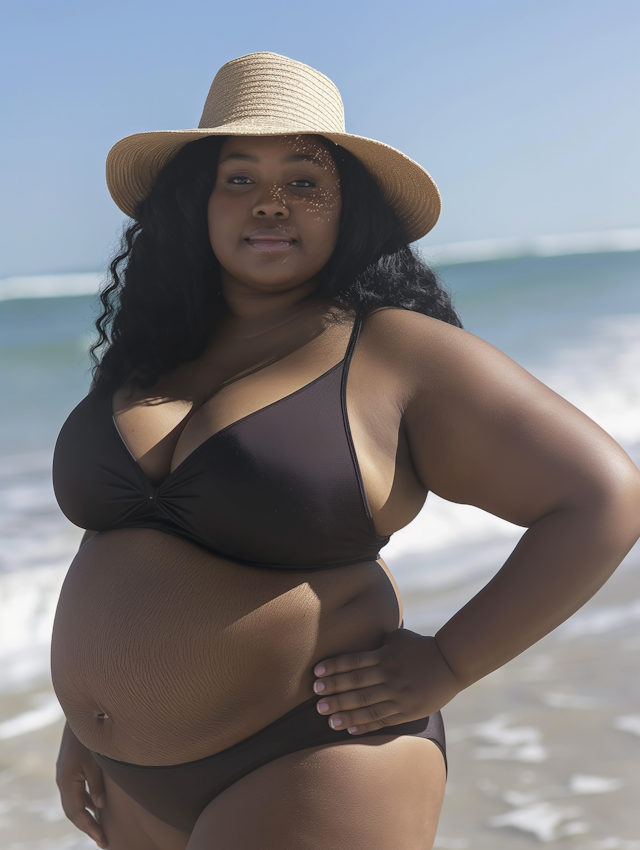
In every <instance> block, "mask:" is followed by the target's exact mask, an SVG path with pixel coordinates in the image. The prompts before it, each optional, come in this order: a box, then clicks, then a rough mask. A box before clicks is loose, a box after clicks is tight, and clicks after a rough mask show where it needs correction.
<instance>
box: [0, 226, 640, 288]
mask: <svg viewBox="0 0 640 850" xmlns="http://www.w3.org/2000/svg"><path fill="white" fill-rule="evenodd" d="M417 244H418V245H419V250H420V252H421V253H422V254H424V256H425V258H426V259H427V261H428V262H429V263H431V264H433V265H435V266H438V267H441V266H453V265H461V264H463V263H486V262H496V261H499V260H513V259H520V258H524V257H561V256H570V255H579V254H608V253H618V252H621V251H640V227H638V228H624V229H619V230H601V231H594V232H589V233H564V234H556V235H550V236H533V237H507V238H502V239H473V240H470V241H467V242H448V243H445V244H442V245H425V244H424V237H423V239H422V240H418V243H417ZM103 276H104V272H99V271H85V272H54V273H51V274H31V275H11V276H9V277H4V278H0V301H12V300H18V299H22V298H64V297H69V296H78V295H93V294H95V293H97V291H98V288H99V285H100V282H101V280H102V278H103Z"/></svg>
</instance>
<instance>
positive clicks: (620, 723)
mask: <svg viewBox="0 0 640 850" xmlns="http://www.w3.org/2000/svg"><path fill="white" fill-rule="evenodd" d="M613 728H614V729H618V730H619V731H620V732H631V734H632V735H638V736H640V714H625V715H623V716H622V717H616V718H615V719H614V721H613Z"/></svg>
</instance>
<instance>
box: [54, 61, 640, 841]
mask: <svg viewBox="0 0 640 850" xmlns="http://www.w3.org/2000/svg"><path fill="white" fill-rule="evenodd" d="M341 110H342V105H341V101H340V96H339V94H338V92H337V90H336V89H335V87H334V86H333V84H332V83H331V82H330V81H329V80H327V79H326V78H325V77H323V76H322V75H321V74H319V73H318V72H316V71H314V70H313V69H311V68H308V67H307V66H304V65H301V64H300V63H297V62H293V61H292V60H289V59H286V58H285V57H280V56H276V55H275V54H268V53H267V54H264V53H263V54H253V55H250V56H245V57H241V58H240V59H237V60H234V61H233V62H231V63H228V65H226V66H224V67H223V68H222V69H221V70H220V72H219V73H218V75H217V77H216V79H215V80H214V84H213V86H212V89H211V91H210V93H209V97H208V99H207V104H206V105H205V110H204V113H203V119H202V121H201V125H200V129H199V130H194V131H174V132H170V133H150V134H139V135H137V136H133V137H130V138H128V139H125V140H123V141H122V142H120V143H119V144H118V145H116V147H115V148H114V149H113V151H112V152H111V154H110V157H109V161H108V167H107V179H108V183H109V187H110V190H111V192H112V195H113V197H114V198H115V199H116V201H117V202H118V204H119V205H120V207H121V208H122V209H123V210H124V211H125V212H126V213H128V214H130V215H132V216H133V217H134V218H135V219H136V221H135V222H134V223H133V224H132V225H131V227H130V228H129V229H128V230H127V233H126V239H125V245H124V249H123V251H122V253H121V254H120V255H119V256H118V257H117V258H116V259H115V261H114V262H113V264H112V267H111V269H112V275H113V281H112V284H111V286H110V287H109V288H107V289H106V290H105V292H104V293H103V295H102V302H103V305H104V310H103V314H102V317H101V318H100V319H99V321H98V329H99V331H100V337H99V340H98V345H99V346H103V349H102V356H101V359H100V363H99V366H98V367H97V369H96V370H95V381H94V387H93V389H92V391H91V393H90V394H89V396H88V397H87V398H86V399H85V400H84V401H83V402H81V404H80V405H79V406H78V407H77V408H76V410H75V411H74V412H73V413H72V414H71V416H70V417H69V419H68V420H67V422H66V423H65V426H64V427H63V430H62V432H61V434H60V438H59V440H58V445H57V447H56V455H55V460H54V482H55V487H56V494H57V496H58V500H59V502H60V505H61V507H62V509H63V510H64V511H65V513H66V514H67V515H68V516H69V518H70V519H71V520H72V521H74V522H75V523H76V524H78V525H80V526H81V527H83V528H86V529H90V530H88V531H87V532H86V534H85V537H84V538H83V544H82V546H81V548H80V551H79V553H78V555H77V556H76V558H75V560H74V562H73V564H72V565H71V568H70V570H69V574H68V577H67V579H66V581H65V585H64V587H63V590H62V594H61V598H60V603H59V607H58V612H57V616H56V622H55V627H54V635H53V648H52V669H53V679H54V685H55V688H56V692H57V694H58V696H59V699H60V702H61V704H62V706H63V708H64V710H65V713H66V715H67V719H68V724H67V727H66V728H65V733H64V737H63V743H62V748H61V753H60V758H59V761H58V784H59V786H60V790H61V795H62V802H63V806H64V809H65V812H66V813H67V815H68V817H70V818H71V820H72V821H73V822H74V823H75V824H76V825H77V826H78V827H79V828H80V829H82V830H84V831H85V832H87V833H88V834H89V835H90V836H91V837H92V838H94V840H95V841H96V843H97V844H98V845H99V846H100V847H106V846H107V843H108V846H109V847H110V848H112V850H133V848H135V850H147V849H148V850H173V848H184V847H188V848H189V850H204V848H214V847H215V848H216V850H240V848H249V847H251V848H260V850H272V848H273V850H275V848H305V850H306V848H309V849H310V850H315V848H321V847H322V848H325V847H332V848H336V850H338V848H344V850H347V848H348V850H357V848H367V850H388V848H394V850H427V848H430V847H431V846H432V844H433V839H434V835H435V830H436V826H437V820H438V815H439V811H440V806H441V802H442V796H443V790H444V782H445V761H444V758H443V755H444V735H443V731H442V725H441V720H440V715H439V709H440V708H441V707H442V706H444V705H445V704H446V703H447V702H449V700H451V699H452V697H454V696H455V695H456V693H458V692H459V691H460V690H461V689H462V688H465V687H467V686H468V685H470V684H472V683H473V682H474V681H476V680H478V679H479V678H481V677H482V676H485V675H486V674H488V673H489V672H491V671H492V670H494V669H496V668H497V667H499V666H501V665H502V664H504V663H505V662H507V661H508V660H509V659H511V658H513V657H514V656H515V655H517V654H518V653H520V652H522V651H523V650H524V649H525V648H527V647H528V646H530V645H531V644H533V643H534V642H535V641H536V640H538V639H539V638H541V637H542V636H543V635H544V634H546V633H547V632H549V631H550V630H551V629H553V628H554V627H555V626H557V625H558V624H559V623H561V622H562V621H563V620H565V619H566V618H567V617H568V616H570V615H571V614H572V613H573V612H574V611H575V610H577V609H578V608H579V607H580V606H581V605H582V604H583V603H584V602H585V601H586V600H587V599H588V598H589V597H590V596H592V595H593V593H595V592H596V590H597V589H598V588H599V587H600V586H601V585H602V583H603V582H604V581H605V580H606V578H607V577H608V576H609V575H610V574H611V572H612V571H613V570H614V569H615V567H616V566H617V564H618V563H619V562H620V560H621V559H622V558H623V557H624V555H625V553H626V552H627V551H628V550H629V548H630V547H631V546H632V545H633V543H634V542H635V540H636V538H637V536H638V535H639V534H640V511H639V510H638V508H639V507H640V475H639V474H638V472H637V470H636V468H635V467H634V466H633V464H632V463H631V461H630V460H629V459H628V458H627V456H626V455H625V454H624V452H623V451H622V450H621V449H620V448H619V447H618V446H617V445H616V444H615V443H614V442H613V441H612V440H611V439H610V438H609V437H608V436H607V435H606V434H604V433H603V432H602V431H601V430H600V429H599V428H598V427H597V426H596V425H595V424H594V423H593V422H591V421H590V420H589V419H587V418H586V417H585V416H583V415H582V414H581V413H580V412H579V411H577V410H575V409H574V408H573V407H571V405H569V404H568V403H567V402H565V401H563V400H562V399H561V398H559V397H558V396H556V395H555V394H554V393H553V392H551V391H550V390H549V389H547V388H546V387H544V386H543V385H541V384H540V383H539V382H537V381H536V380H535V379H534V378H532V377H531V376H530V375H528V374H527V373H526V372H524V371H523V370H522V369H520V368H519V367H518V366H517V365H516V364H514V363H513V362H512V361H510V360H509V359H508V358H507V357H505V356H504V355H502V354H501V353H500V352H498V351H496V350H495V349H493V348H492V347H491V346H489V345H487V344H486V343H484V342H482V341H481V340H478V339H476V338H475V337H473V336H471V335H470V334H467V333H465V332H464V331H463V330H461V329H460V323H459V321H458V319H457V317H456V315H455V313H454V311H453V309H452V308H451V305H450V302H449V300H448V298H447V296H446V294H445V293H444V292H443V291H442V290H441V289H440V288H439V286H438V285H437V281H436V280H435V278H434V276H433V275H432V274H431V273H430V272H429V271H428V269H426V268H425V267H424V266H423V265H422V264H421V263H420V261H419V260H417V259H416V258H415V257H414V255H413V254H412V253H411V250H410V249H409V248H408V247H407V246H408V244H409V243H410V242H411V241H413V240H414V239H416V238H418V237H420V236H422V235H423V234H424V233H426V232H427V231H428V230H429V229H430V228H431V227H432V226H433V224H435V221H436V219H437V216H438V212H439V198H438V194H437V189H436V188H435V184H433V181H432V180H431V178H430V177H429V175H428V174H427V173H426V172H425V171H424V170H423V169H421V168H420V166H418V165H416V164H415V163H413V162H412V161H411V160H409V159H408V158H407V157H405V156H404V155H402V154H401V153H399V152H398V151H394V150H393V149H391V148H388V147H386V146H384V145H382V144H381V143H378V142H373V141H371V140H367V139H362V138H360V137H356V136H350V135H348V134H346V133H345V132H344V128H343V124H342V123H341V122H342V120H343V119H342V111H341ZM123 266H124V272H122V268H123ZM97 347H98V346H96V348H97ZM428 490H432V491H433V492H435V493H438V494H439V495H440V496H442V497H444V498H446V499H450V500H452V501H457V502H464V503H469V504H474V505H477V506H479V507H481V508H484V509H485V510H488V511H490V512H492V513H494V514H496V515H498V516H501V517H504V518H505V519H507V520H509V521H511V522H514V523H517V524H519V525H521V526H523V527H526V528H527V531H526V532H525V534H524V536H523V538H522V540H521V541H520V543H519V544H518V546H517V547H516V549H515V550H514V552H513V554H512V555H511V557H510V558H509V560H508V561H507V563H506V564H505V565H504V566H503V567H502V569H501V570H500V571H499V572H498V573H497V574H496V576H495V577H494V578H493V579H492V581H491V582H490V583H489V584H488V585H487V586H486V587H485V588H484V589H483V590H482V591H481V592H480V593H479V594H478V595H477V596H476V597H475V598H474V599H472V600H471V601H470V602H469V603H468V604H467V605H466V606H465V607H464V608H463V609H462V610H461V611H459V612H458V613H457V614H456V615H455V616H454V617H453V618H452V619H451V620H450V621H449V622H448V623H447V624H445V625H444V626H443V628H442V629H441V630H440V631H439V632H438V634H437V635H436V636H435V637H424V636H420V635H416V634H414V633H412V632H409V631H407V630H405V629H403V628H402V607H401V602H400V598H399V595H398V592H397V589H396V587H395V585H394V583H393V579H392V578H391V576H390V575H389V572H388V570H387V568H386V566H385V565H384V562H383V561H382V560H381V559H380V557H379V550H380V548H381V547H382V546H384V544H385V543H386V542H387V540H388V538H389V536H390V535H391V534H392V533H393V532H394V531H396V530H397V529H399V528H401V527H403V526H404V525H406V524H407V523H408V522H409V521H410V520H411V519H413V517H414V516H415V515H416V514H417V513H418V511H419V510H420V508H421V506H422V504H423V503H424V500H425V498H426V494H427V492H428ZM345 744H349V746H343V745H345ZM85 781H86V783H87V785H88V789H89V790H88V792H87V790H86V788H85ZM91 812H92V813H93V815H92V814H91Z"/></svg>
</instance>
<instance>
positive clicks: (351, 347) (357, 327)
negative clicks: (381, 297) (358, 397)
mask: <svg viewBox="0 0 640 850" xmlns="http://www.w3.org/2000/svg"><path fill="white" fill-rule="evenodd" d="M363 321H364V310H363V309H362V308H361V307H359V308H358V311H357V313H356V319H355V322H354V323H353V328H352V330H351V336H350V337H349V344H348V345H347V351H346V353H345V355H344V361H343V365H342V375H343V377H342V382H343V384H346V380H347V379H346V376H347V373H348V372H349V366H350V365H351V359H352V358H353V352H354V351H355V350H356V344H357V342H358V337H359V336H360V331H361V330H362V323H363Z"/></svg>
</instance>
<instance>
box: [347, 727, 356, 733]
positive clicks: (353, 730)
mask: <svg viewBox="0 0 640 850" xmlns="http://www.w3.org/2000/svg"><path fill="white" fill-rule="evenodd" d="M357 731H358V727H357V726H349V728H348V729H347V732H348V733H349V734H350V735H355V734H356V732H357Z"/></svg>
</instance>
